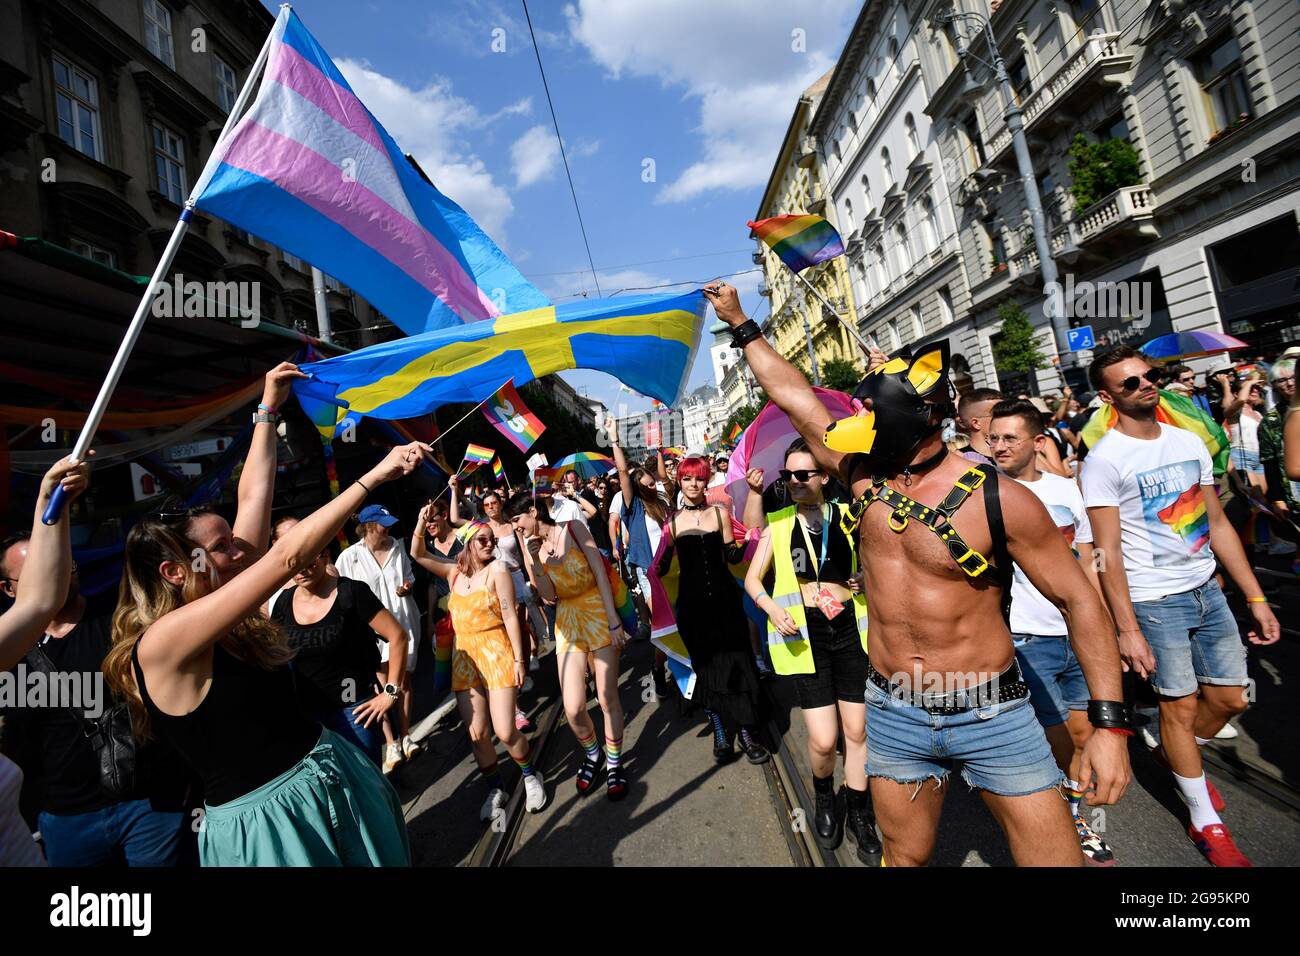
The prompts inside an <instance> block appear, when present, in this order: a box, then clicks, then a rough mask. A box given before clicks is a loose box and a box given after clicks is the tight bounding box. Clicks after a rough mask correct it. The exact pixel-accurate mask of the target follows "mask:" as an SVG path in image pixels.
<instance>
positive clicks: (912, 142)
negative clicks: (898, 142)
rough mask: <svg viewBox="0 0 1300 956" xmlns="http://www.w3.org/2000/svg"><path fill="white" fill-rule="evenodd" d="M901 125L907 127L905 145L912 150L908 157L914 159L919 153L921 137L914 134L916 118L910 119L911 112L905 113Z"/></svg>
mask: <svg viewBox="0 0 1300 956" xmlns="http://www.w3.org/2000/svg"><path fill="white" fill-rule="evenodd" d="M903 125H904V126H906V127H907V146H908V149H910V150H911V151H912V155H911V157H910V159H916V157H917V156H919V155H920V154H921V138H920V137H919V136H917V135H916V120H914V119H912V114H911V113H908V114H907V117H906V118H905V119H904V120H903Z"/></svg>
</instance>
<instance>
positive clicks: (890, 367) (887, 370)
mask: <svg viewBox="0 0 1300 956" xmlns="http://www.w3.org/2000/svg"><path fill="white" fill-rule="evenodd" d="M906 371H907V362H906V361H905V360H904V359H901V358H891V359H890V360H889V361H888V362H886V363H885V364H884V365H877V366H876V367H875V368H873V369H872V370H871V374H872V375H893V374H894V373H895V372H906Z"/></svg>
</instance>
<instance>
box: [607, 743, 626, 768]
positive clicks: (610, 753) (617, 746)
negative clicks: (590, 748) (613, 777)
mask: <svg viewBox="0 0 1300 956" xmlns="http://www.w3.org/2000/svg"><path fill="white" fill-rule="evenodd" d="M622 755H623V738H622V737H619V738H618V739H617V740H614V739H613V738H611V737H606V738H605V759H606V760H608V761H609V766H610V769H611V770H612V769H613V768H614V767H617V766H618V761H619V758H620V757H621V756H622Z"/></svg>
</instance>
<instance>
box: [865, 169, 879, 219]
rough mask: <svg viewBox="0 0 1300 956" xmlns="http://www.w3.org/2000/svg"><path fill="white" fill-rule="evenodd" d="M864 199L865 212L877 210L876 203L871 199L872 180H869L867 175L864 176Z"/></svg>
mask: <svg viewBox="0 0 1300 956" xmlns="http://www.w3.org/2000/svg"><path fill="white" fill-rule="evenodd" d="M862 198H863V201H864V202H865V205H864V206H863V207H862V209H863V211H864V212H865V211H869V210H872V209H875V208H876V201H875V200H874V199H872V198H871V180H870V179H868V178H867V174H866V173H863V174H862Z"/></svg>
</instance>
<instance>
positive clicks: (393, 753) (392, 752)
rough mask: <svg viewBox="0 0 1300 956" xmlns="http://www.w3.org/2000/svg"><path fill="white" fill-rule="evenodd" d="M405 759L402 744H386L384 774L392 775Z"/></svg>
mask: <svg viewBox="0 0 1300 956" xmlns="http://www.w3.org/2000/svg"><path fill="white" fill-rule="evenodd" d="M405 759H406V757H405V756H404V755H403V754H402V747H401V745H400V744H397V743H391V744H384V773H392V772H393V771H394V770H396V769H397V767H398V765H399V764H401V762H402V761H403V760H405Z"/></svg>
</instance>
